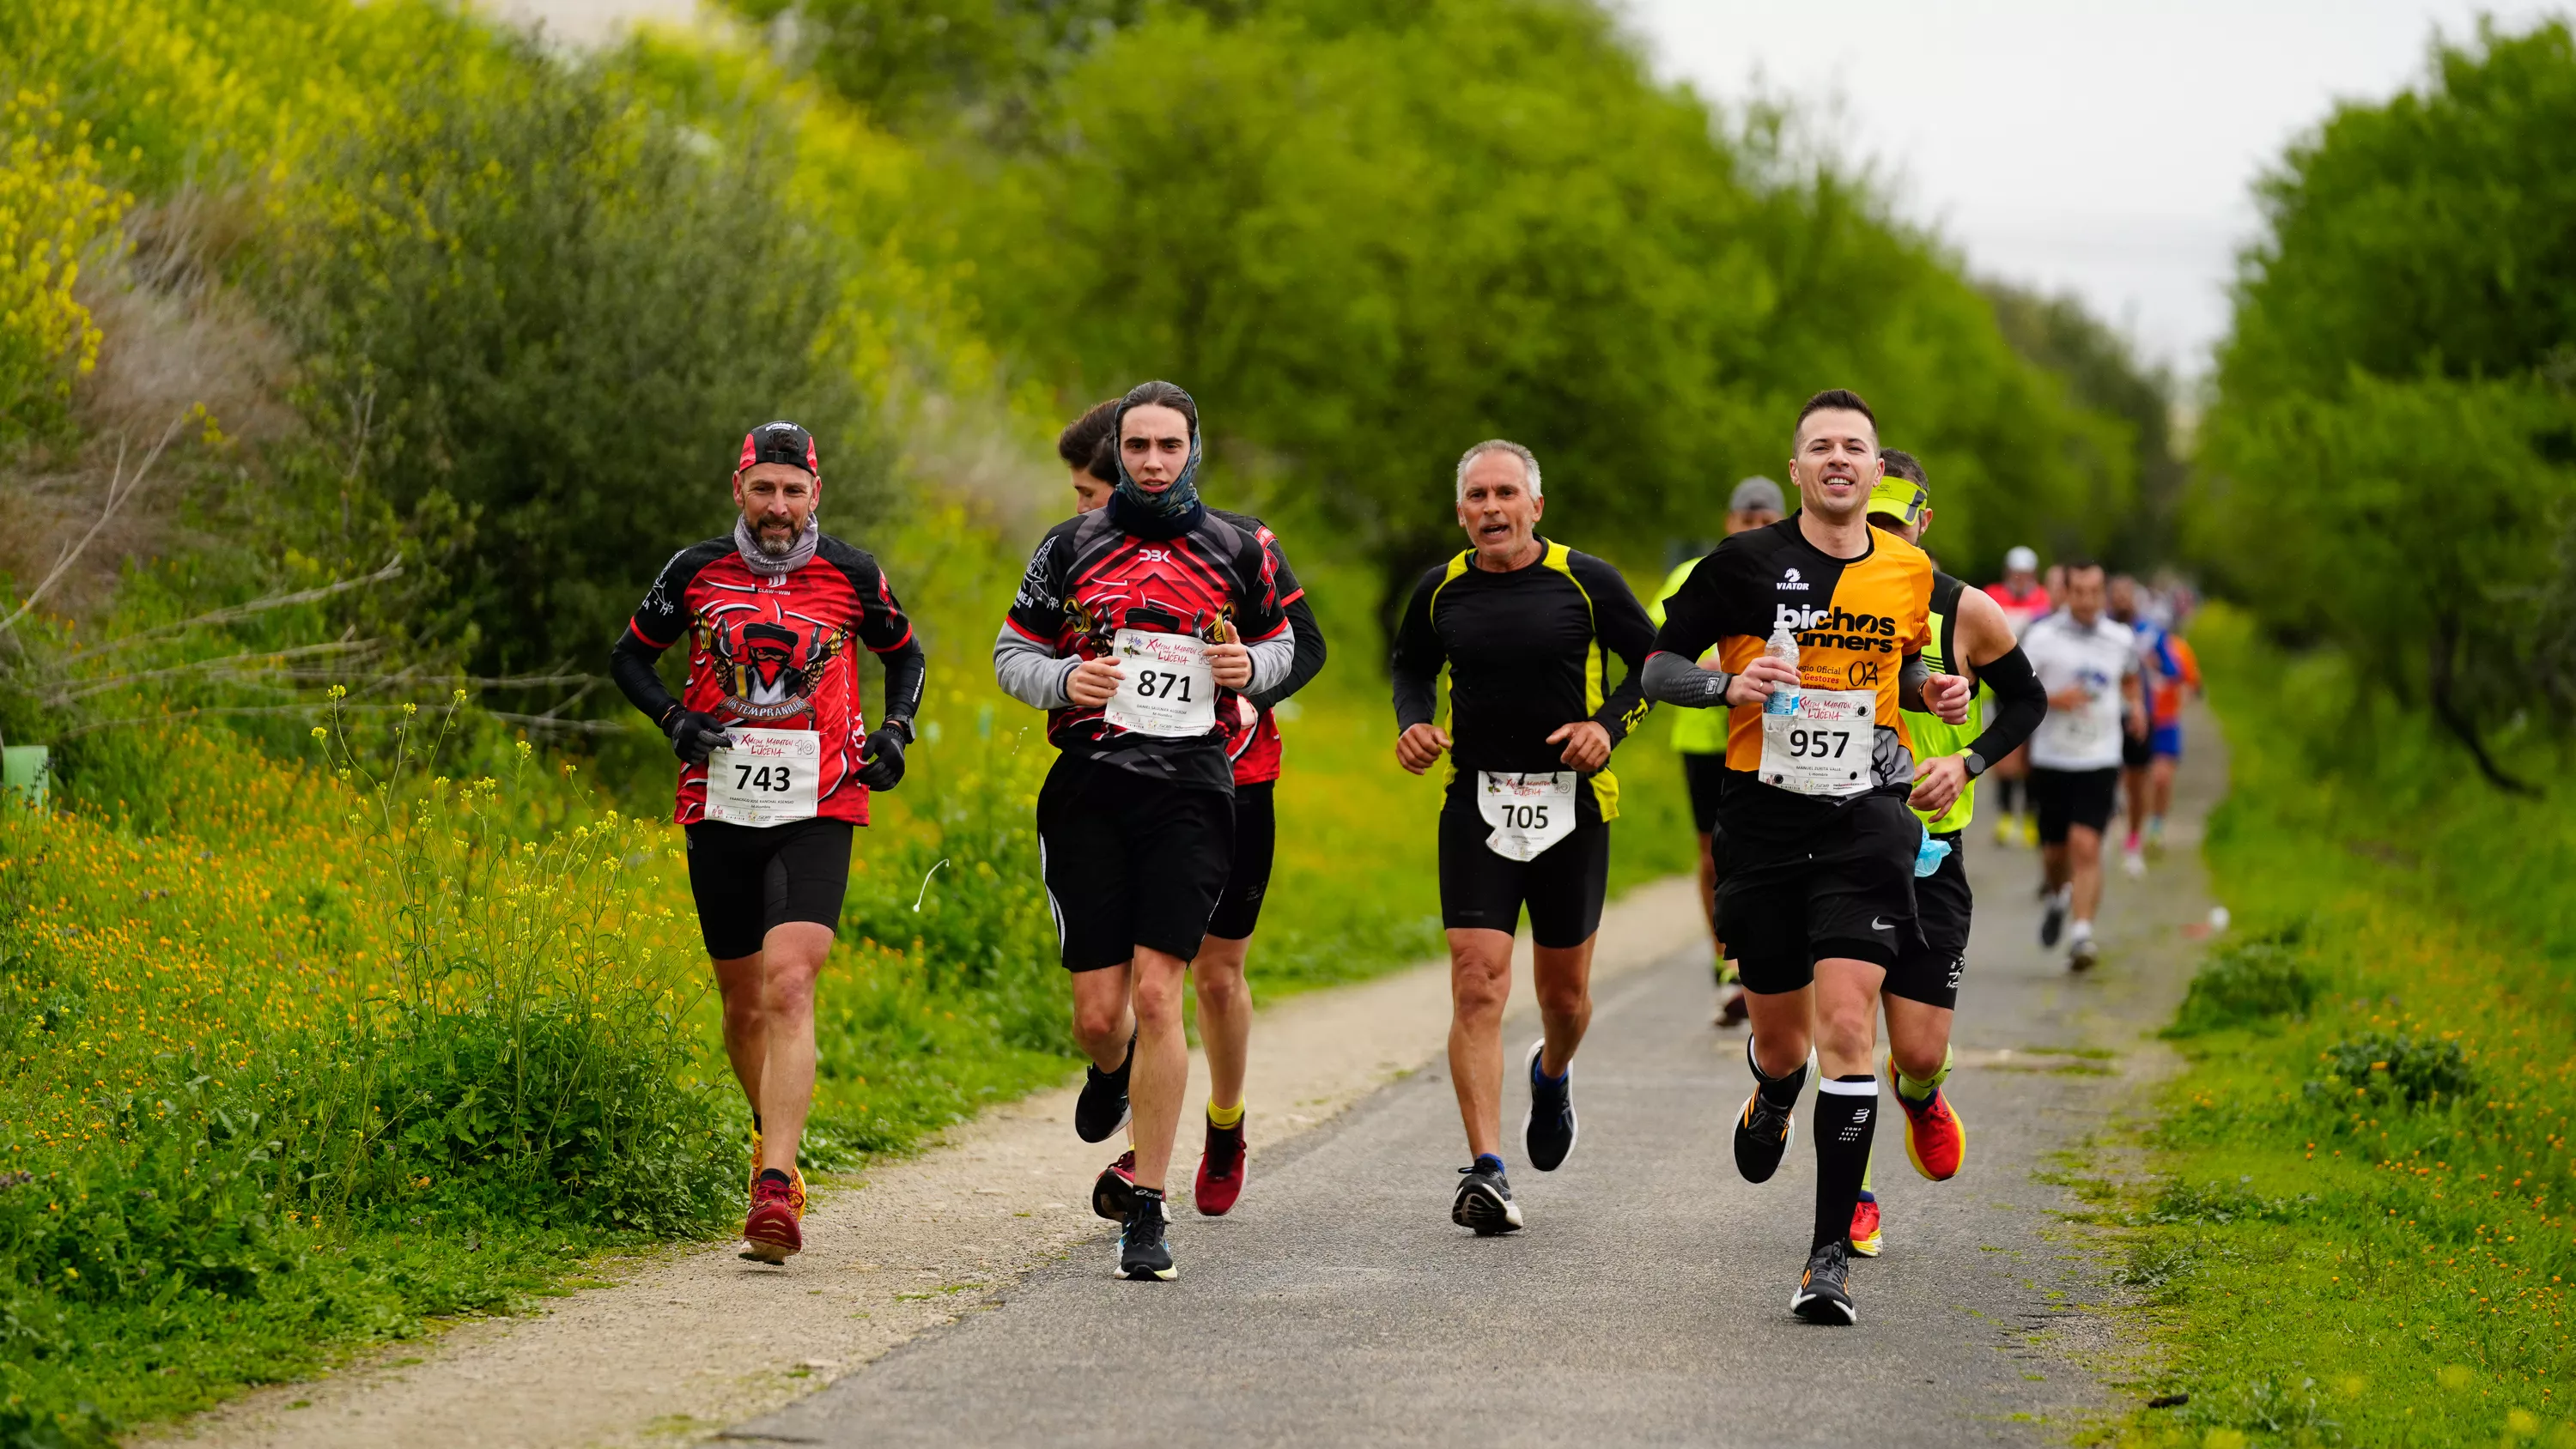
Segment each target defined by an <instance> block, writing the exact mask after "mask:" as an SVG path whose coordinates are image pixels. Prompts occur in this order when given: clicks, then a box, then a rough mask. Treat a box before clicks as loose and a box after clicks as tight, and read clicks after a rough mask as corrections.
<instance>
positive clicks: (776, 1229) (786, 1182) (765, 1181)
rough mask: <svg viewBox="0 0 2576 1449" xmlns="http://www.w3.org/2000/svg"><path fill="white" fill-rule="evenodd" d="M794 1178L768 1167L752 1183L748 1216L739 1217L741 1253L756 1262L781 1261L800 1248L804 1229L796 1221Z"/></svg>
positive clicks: (802, 1244)
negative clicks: (740, 1223) (740, 1224)
mask: <svg viewBox="0 0 2576 1449" xmlns="http://www.w3.org/2000/svg"><path fill="white" fill-rule="evenodd" d="M796 1197H797V1193H796V1182H795V1180H794V1179H793V1178H791V1177H789V1176H788V1175H787V1174H786V1173H783V1172H780V1171H779V1170H778V1169H776V1168H774V1167H773V1168H771V1169H769V1170H768V1171H767V1172H764V1173H762V1174H761V1175H760V1180H759V1181H757V1182H755V1183H753V1184H752V1185H751V1216H749V1217H747V1218H744V1219H743V1220H742V1243H743V1247H742V1255H743V1256H744V1257H746V1258H749V1259H750V1260H752V1261H753V1262H755V1263H784V1262H786V1261H787V1260H788V1258H789V1257H791V1256H793V1255H794V1254H796V1253H799V1252H802V1251H803V1250H804V1247H805V1233H804V1230H803V1229H802V1228H799V1227H798V1226H797V1225H796V1210H797V1207H798V1204H797V1201H796Z"/></svg>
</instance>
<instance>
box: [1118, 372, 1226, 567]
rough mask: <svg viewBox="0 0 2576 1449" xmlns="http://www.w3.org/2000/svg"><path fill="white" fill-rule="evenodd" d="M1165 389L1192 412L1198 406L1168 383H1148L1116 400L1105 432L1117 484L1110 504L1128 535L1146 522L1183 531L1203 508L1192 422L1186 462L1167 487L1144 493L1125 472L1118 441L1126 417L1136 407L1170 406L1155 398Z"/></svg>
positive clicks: (1196, 430)
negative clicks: (1114, 462) (1115, 461)
mask: <svg viewBox="0 0 2576 1449" xmlns="http://www.w3.org/2000/svg"><path fill="white" fill-rule="evenodd" d="M1166 388H1168V389H1170V392H1171V393H1178V394H1179V395H1180V396H1179V400H1180V401H1182V402H1186V403H1189V405H1190V407H1191V410H1192V411H1196V409H1197V407H1198V404H1197V402H1196V400H1195V399H1193V398H1191V397H1190V395H1189V394H1188V393H1186V392H1182V391H1181V390H1180V389H1179V388H1177V387H1173V386H1172V385H1171V384H1170V383H1162V384H1159V385H1158V384H1155V383H1150V382H1149V383H1145V384H1143V385H1142V386H1140V387H1137V388H1135V389H1133V390H1132V391H1130V392H1129V393H1128V394H1127V396H1125V397H1124V398H1121V399H1120V400H1119V403H1118V416H1117V418H1116V420H1115V421H1114V422H1113V423H1112V425H1111V427H1110V430H1109V437H1110V441H1111V445H1112V446H1111V452H1112V454H1113V455H1114V456H1115V457H1116V458H1117V459H1118V482H1117V485H1116V487H1115V488H1114V489H1113V490H1112V491H1111V496H1110V501H1111V502H1112V503H1114V504H1116V505H1118V520H1119V523H1120V525H1121V526H1122V527H1125V528H1127V529H1128V531H1129V532H1142V531H1143V530H1140V529H1137V528H1135V527H1134V525H1135V524H1137V523H1145V522H1147V521H1148V520H1153V521H1157V522H1160V523H1161V524H1162V525H1163V526H1164V527H1166V528H1169V527H1172V526H1173V525H1175V524H1177V525H1180V526H1181V527H1183V528H1186V527H1188V526H1189V525H1190V524H1194V523H1196V522H1197V521H1198V518H1199V516H1200V515H1201V514H1202V513H1203V512H1205V510H1206V507H1207V505H1205V504H1204V503H1201V502H1200V501H1199V452H1200V447H1201V443H1200V440H1199V426H1198V423H1197V422H1196V421H1195V420H1193V421H1192V422H1191V423H1190V460H1189V462H1187V463H1185V464H1183V465H1182V467H1181V476H1180V477H1178V478H1176V479H1173V480H1172V486H1171V487H1169V488H1166V489H1164V490H1163V491H1162V492H1160V493H1148V492H1146V491H1145V489H1144V488H1143V487H1142V486H1141V485H1140V484H1138V483H1137V481H1136V479H1135V477H1134V476H1133V475H1132V474H1130V473H1129V472H1128V471H1127V450H1126V448H1125V446H1124V445H1123V443H1122V442H1121V440H1122V439H1123V438H1124V437H1125V436H1126V431H1125V430H1126V422H1127V414H1128V413H1129V412H1130V411H1132V410H1134V409H1136V408H1140V407H1170V406H1171V405H1172V404H1171V403H1170V402H1169V401H1167V400H1166V398H1167V397H1168V396H1169V394H1168V393H1166V394H1164V395H1163V396H1156V395H1155V394H1157V393H1161V392H1162V391H1163V389H1166ZM1140 394H1142V395H1141V396H1140Z"/></svg>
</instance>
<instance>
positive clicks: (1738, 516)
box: [1646, 478, 1789, 1027]
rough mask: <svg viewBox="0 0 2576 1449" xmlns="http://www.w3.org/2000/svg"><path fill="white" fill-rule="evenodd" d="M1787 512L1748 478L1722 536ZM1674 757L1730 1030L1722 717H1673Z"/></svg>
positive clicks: (1733, 1001) (1675, 586)
mask: <svg viewBox="0 0 2576 1449" xmlns="http://www.w3.org/2000/svg"><path fill="white" fill-rule="evenodd" d="M1788 511H1789V506H1788V504H1787V503H1786V502H1784V501H1783V500H1782V499H1781V497H1780V485H1779V484H1777V483H1774V482H1772V481H1771V480H1770V479H1768V478H1747V479H1745V480H1744V481H1743V482H1741V483H1738V484H1736V485H1735V493H1734V496H1732V497H1730V498H1729V499H1727V500H1726V536H1727V537H1729V538H1733V537H1734V536H1735V535H1737V534H1739V533H1742V532H1744V531H1745V530H1747V529H1752V528H1768V527H1770V526H1771V525H1772V524H1775V523H1778V522H1779V521H1780V518H1781V515H1783V514H1785V513H1787V512H1788ZM1698 567H1699V560H1698V559H1696V558H1689V559H1684V560H1683V561H1682V562H1681V563H1680V564H1679V565H1677V566H1675V568H1674V569H1673V571H1672V573H1671V574H1669V575H1667V576H1666V577H1665V579H1664V586H1663V588H1662V589H1661V590H1659V591H1658V592H1657V593H1656V594H1655V601H1654V603H1652V604H1650V605H1648V606H1647V607H1646V617H1647V618H1649V619H1651V620H1653V621H1654V624H1655V627H1656V628H1658V629H1660V628H1662V627H1663V626H1664V601H1665V600H1666V599H1669V598H1671V597H1672V596H1673V595H1674V594H1675V593H1676V592H1678V591H1679V590H1680V589H1681V586H1682V580H1684V579H1687V578H1689V577H1690V576H1691V570H1692V569H1695V568H1698ZM1673 753H1674V754H1677V755H1679V756H1681V757H1682V785H1683V788H1685V789H1687V790H1688V791H1689V792H1690V807H1691V824H1692V825H1693V826H1694V827H1695V828H1697V830H1698V831H1699V906H1700V910H1701V911H1702V912H1703V913H1705V914H1706V915H1707V917H1708V938H1709V944H1710V945H1711V946H1713V947H1714V948H1715V949H1716V954H1715V956H1714V958H1713V960H1712V967H1713V969H1714V970H1715V971H1716V973H1717V989H1718V996H1719V1000H1718V1004H1717V1025H1719V1026H1721V1027H1726V1026H1734V1025H1736V1024H1738V1023H1739V1022H1741V1021H1743V1020H1744V987H1743V986H1742V985H1741V984H1739V983H1738V982H1737V981H1736V979H1735V963H1734V962H1732V961H1729V960H1728V959H1726V943H1725V942H1724V941H1722V940H1719V939H1718V935H1717V840H1716V831H1717V792H1718V787H1719V786H1720V785H1722V784H1724V783H1725V780H1726V717H1725V716H1724V715H1721V714H1713V713H1711V712H1709V711H1707V710H1684V711H1682V712H1681V713H1679V714H1676V715H1675V716H1673Z"/></svg>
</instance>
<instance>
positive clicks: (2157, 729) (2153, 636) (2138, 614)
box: [2111, 574, 2200, 877]
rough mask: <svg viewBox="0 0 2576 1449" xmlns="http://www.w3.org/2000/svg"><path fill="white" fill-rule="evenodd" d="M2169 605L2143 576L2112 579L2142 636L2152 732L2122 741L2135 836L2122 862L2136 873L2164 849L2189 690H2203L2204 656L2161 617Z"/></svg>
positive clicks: (2123, 779) (2115, 611) (2125, 619)
mask: <svg viewBox="0 0 2576 1449" xmlns="http://www.w3.org/2000/svg"><path fill="white" fill-rule="evenodd" d="M2167 613H2168V610H2166V609H2165V608H2164V607H2162V606H2161V605H2160V604H2159V603H2158V601H2156V600H2155V599H2153V598H2152V597H2151V596H2149V594H2148V593H2147V591H2146V590H2145V589H2144V588H2141V587H2140V586H2139V584H2138V582H2137V580H2135V579H2132V578H2130V577H2128V576H2127V575H2125V574H2123V575H2121V576H2120V577H2118V578H2116V579H2113V580H2112V581H2111V617H2112V618H2114V619H2117V620H2119V621H2120V622H2121V623H2124V624H2127V625H2128V626H2129V627H2130V628H2131V629H2132V630H2134V631H2136V633H2137V636H2138V667H2139V668H2140V669H2141V670H2143V671H2144V684H2145V693H2146V698H2147V732H2146V733H2145V734H2144V735H2138V734H2134V733H2132V734H2128V735H2124V736H2122V738H2121V741H2120V765H2121V775H2120V787H2121V794H2122V795H2123V797H2124V798H2125V799H2126V800H2127V802H2128V807H2129V838H2128V840H2127V841H2126V842H2124V843H2123V845H2122V848H2121V852H2120V868H2121V869H2122V870H2123V871H2125V872H2127V873H2128V874H2129V875H2130V876H2131V877H2137V876H2142V875H2145V874H2146V873H2147V852H2148V851H2149V850H2155V851H2159V852H2161V851H2162V850H2163V849H2164V842H2165V810H2166V808H2167V807H2168V806H2170V805H2171V804H2172V803H2173V777H2174V767H2175V764H2176V763H2177V762H2178V761H2179V760H2180V759H2181V758H2182V701H2183V691H2184V690H2186V689H2188V690H2191V691H2192V692H2194V693H2198V692H2199V690H2200V660H2199V659H2198V657H2196V656H2195V655H2194V654H2193V653H2192V652H2191V645H2190V644H2188V643H2186V642H2185V641H2184V639H2183V637H2182V636H2181V635H2180V634H2177V633H2175V632H2174V631H2173V630H2172V629H2171V628H2169V627H2167V626H2166V625H2165V624H2164V623H2162V622H2160V620H2159V618H2158V616H2159V615H2164V614H2167Z"/></svg>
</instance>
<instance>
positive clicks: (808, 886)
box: [608, 422, 924, 1263]
mask: <svg viewBox="0 0 2576 1449" xmlns="http://www.w3.org/2000/svg"><path fill="white" fill-rule="evenodd" d="M733 499H734V503H735V505H736V506H737V507H739V508H740V509H741V510H742V512H741V516H740V517H739V518H737V519H736V520H735V522H734V527H733V532H732V533H731V534H730V535H728V536H726V537H722V538H711V539H708V540H707V541H706V542H704V543H699V544H692V545H690V546H689V547H687V548H684V549H682V550H680V551H679V552H678V553H676V554H673V555H672V556H671V561H670V562H669V563H667V564H664V565H663V566H662V573H661V577H659V578H657V579H655V580H654V581H653V589H652V592H650V593H648V594H646V595H645V596H644V602H643V603H642V604H641V605H640V606H638V607H637V608H636V610H635V614H634V617H633V618H631V619H629V620H628V621H627V624H626V632H625V634H623V635H622V636H620V637H619V639H618V641H617V646H616V648H614V649H613V650H611V651H610V654H609V662H608V672H609V674H610V676H611V677H613V678H614V679H615V680H616V681H617V687H618V688H619V689H620V690H622V691H624V692H625V695H626V698H627V701H628V702H629V703H631V704H633V705H634V706H635V707H636V708H637V709H639V710H642V711H643V712H644V713H645V715H646V716H647V717H649V718H650V719H651V720H652V721H653V722H654V723H655V724H657V725H660V726H661V727H662V732H663V733H664V734H666V735H668V736H670V738H671V749H672V752H673V753H675V754H677V755H678V756H679V757H680V786H679V804H678V807H677V808H676V810H674V812H673V814H672V818H673V819H674V820H676V821H678V822H679V823H680V825H681V826H683V827H684V828H685V829H686V830H687V832H688V842H689V889H690V893H691V894H692V895H693V896H695V897H696V899H697V907H698V930H699V933H700V935H701V936H703V937H704V939H705V941H706V947H707V954H708V955H709V956H711V957H713V958H714V960H715V969H716V988H717V991H718V993H719V995H720V996H721V997H722V999H723V1003H724V1042H725V1055H726V1057H727V1058H729V1059H730V1060H731V1061H732V1063H733V1074H734V1080H735V1081H737V1082H739V1083H741V1084H742V1093H743V1096H744V1097H745V1098H747V1099H749V1101H750V1103H751V1158H752V1162H751V1212H750V1215H749V1216H748V1217H747V1218H745V1219H744V1221H743V1225H742V1237H743V1243H744V1252H743V1256H744V1257H746V1258H753V1259H757V1260H759V1261H761V1262H764V1263H784V1262H786V1261H787V1258H788V1255H789V1254H791V1253H795V1252H797V1251H798V1250H799V1249H801V1248H802V1247H803V1246H804V1236H803V1231H802V1229H801V1228H800V1227H799V1223H800V1222H801V1221H802V1219H803V1218H804V1215H805V1178H804V1174H803V1173H801V1172H799V1171H798V1170H797V1166H796V1150H797V1147H798V1145H799V1144H800V1142H801V1141H802V1139H803V1137H804V1134H805V1117H806V1113H807V1112H808V1110H809V1109H810V1108H811V1107H812V1105H813V1100H814V980H815V977H816V975H817V974H818V973H820V972H821V971H822V969H823V958H824V956H825V955H826V954H828V953H829V952H830V951H831V949H832V933H833V931H834V930H835V929H836V928H837V927H838V926H839V924H840V919H841V897H842V895H843V892H844V890H845V889H846V887H847V886H848V884H849V876H850V841H851V835H852V831H853V828H854V827H856V826H860V825H865V824H867V823H868V793H869V792H870V791H872V790H891V789H893V788H894V787H895V786H896V785H897V784H898V783H900V782H901V781H902V779H903V752H904V748H905V746H907V745H909V744H911V743H912V717H913V714H914V712H915V711H916V710H918V709H919V708H920V707H921V685H922V678H923V673H924V671H923V666H922V658H921V646H920V645H919V644H918V643H916V642H914V640H913V635H912V622H911V621H910V620H909V619H906V618H905V617H904V613H903V607H902V606H901V605H900V604H897V603H896V602H895V597H894V589H893V586H892V585H890V584H888V583H887V582H886V577H885V573H884V571H883V570H881V569H879V568H878V567H877V561H876V560H875V559H874V558H872V557H870V556H869V555H868V554H867V552H866V551H865V550H863V549H858V548H854V547H852V546H850V545H849V544H847V543H844V542H842V541H841V540H839V539H837V538H834V537H832V536H831V535H829V534H827V533H825V532H823V528H822V523H821V520H820V519H819V517H818V513H819V510H820V507H821V504H822V500H823V476H822V470H821V465H820V462H819V461H818V459H817V457H816V455H815V451H814V439H813V436H812V435H811V434H809V433H807V432H806V431H805V430H804V429H803V428H800V427H798V426H796V425H795V424H794V423H790V422H775V423H766V424H763V425H762V426H760V427H757V428H754V429H752V430H751V432H750V433H749V434H748V435H747V436H745V437H744V438H743V440H742V455H741V457H740V458H739V459H737V460H736V462H735V464H734V474H733ZM683 634H686V635H689V636H690V639H691V643H690V649H689V677H688V682H687V684H686V685H685V686H683V688H682V692H681V695H680V697H679V698H677V699H674V698H672V696H671V691H670V690H669V689H667V688H665V687H664V686H663V684H662V680H661V676H659V675H658V674H656V673H655V672H654V668H653V663H654V661H655V660H656V659H659V658H660V657H661V655H662V651H663V650H665V649H668V648H670V647H671V646H672V645H673V644H676V643H678V642H679V640H680V637H681V636H682V635H683ZM853 640H855V641H857V642H858V643H860V644H863V645H865V646H867V648H868V649H869V650H870V651H871V652H873V653H874V654H876V655H877V656H878V657H879V658H880V659H882V660H883V661H884V663H885V694H886V700H885V716H886V717H885V722H884V723H883V724H881V725H879V726H877V728H876V729H875V730H874V731H873V732H871V731H870V730H869V729H868V727H867V719H866V716H865V713H864V712H863V711H862V710H861V708H860V702H859V675H858V655H857V654H856V653H855V652H854V651H852V650H851V648H850V644H851V642H852V641H853Z"/></svg>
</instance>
